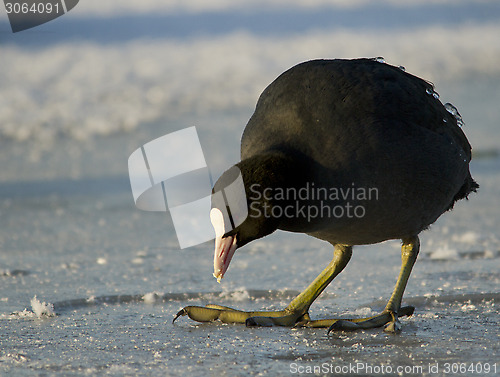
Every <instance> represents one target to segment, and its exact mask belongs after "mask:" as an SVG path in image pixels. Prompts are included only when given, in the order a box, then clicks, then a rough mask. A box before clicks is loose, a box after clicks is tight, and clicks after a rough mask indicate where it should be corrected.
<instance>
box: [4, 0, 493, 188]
mask: <svg viewBox="0 0 500 377" xmlns="http://www.w3.org/2000/svg"><path fill="white" fill-rule="evenodd" d="M0 15H1V16H0V67H1V69H0V82H1V86H0V138H1V140H0V143H1V147H2V150H4V149H5V148H7V149H9V148H10V147H11V146H12V145H16V146H20V149H17V148H14V149H15V150H9V151H8V152H6V153H5V154H4V153H3V152H0V156H2V157H3V158H4V160H5V159H9V160H11V163H9V164H7V165H8V166H4V167H3V168H2V170H1V171H0V180H2V181H12V180H18V179H42V178H43V179H45V178H52V177H54V176H61V175H63V176H67V177H73V178H78V177H80V176H82V175H88V174H91V175H103V174H106V175H108V174H110V173H115V174H118V173H120V174H121V173H123V172H124V171H125V167H126V164H125V163H124V160H123V158H126V157H127V153H131V151H133V150H134V149H135V147H137V146H138V145H141V144H143V142H145V141H147V140H149V138H151V137H158V136H161V135H163V134H165V133H167V132H170V131H172V130H175V129H180V128H184V127H188V126H192V125H195V126H197V128H198V131H199V133H200V134H201V137H202V138H204V139H205V140H204V141H203V145H204V146H205V148H206V154H207V160H209V161H208V162H209V165H211V166H212V168H213V170H214V172H215V173H219V172H220V171H222V170H223V169H225V168H226V167H227V166H228V165H229V164H230V163H232V162H234V161H235V160H237V158H238V146H239V145H238V143H239V138H240V136H241V133H242V130H243V128H244V126H245V124H246V121H247V120H248V118H249V116H250V115H251V113H252V110H253V108H254V106H255V103H256V101H257V98H258V96H259V94H260V93H261V92H262V90H263V89H264V88H265V87H266V86H267V85H268V84H269V83H270V82H271V81H272V80H273V79H274V78H275V77H276V76H277V75H279V74H280V73H281V72H283V71H284V70H286V69H287V68H289V67H291V66H293V65H295V64H297V63H299V62H302V61H305V60H310V59H316V58H356V57H378V56H382V57H384V58H385V60H386V62H387V63H389V64H392V65H402V66H404V67H406V70H407V72H410V73H413V74H415V75H418V76H421V77H423V78H425V79H426V80H429V81H432V82H433V83H434V84H435V85H436V91H437V92H438V93H440V95H441V100H442V101H443V103H444V102H452V103H453V104H454V105H456V106H457V107H458V109H459V111H460V112H461V114H462V115H463V117H464V120H465V122H466V128H465V132H466V134H467V135H468V136H469V139H470V140H471V143H472V145H473V146H474V148H475V149H476V150H478V151H479V150H491V149H497V147H498V141H499V131H498V130H499V128H498V119H499V118H500V117H499V115H500V114H499V111H500V110H499V106H498V103H500V90H499V83H500V65H499V64H498V61H500V43H499V40H500V39H499V37H500V22H499V20H500V3H499V2H498V1H496V0H477V1H474V2H471V1H466V0H432V1H420V0H408V1H404V2H400V1H395V0H385V1H384V0H381V1H365V0H354V1H351V0H349V1H348V0H312V1H311V0H291V1H285V0H271V1H261V0H259V1H252V2H248V1H230V0H216V1H210V2H206V1H201V0H186V1H172V0H168V1H163V0H147V1H140V2H139V1H132V0H123V1H120V2H116V3H110V2H106V3H103V2H102V1H99V0H85V1H80V2H79V3H78V5H77V6H76V7H75V8H74V9H72V10H71V11H70V12H68V13H67V14H66V15H64V16H62V17H59V18H58V19H56V20H54V21H52V22H49V23H46V24H44V25H41V26H39V27H36V28H33V29H28V30H25V31H23V32H19V33H16V34H13V33H12V32H11V30H10V26H9V24H8V19H7V15H6V13H5V12H1V13H0ZM217 118H223V119H219V120H218V121H214V120H215V119H217ZM124 134H128V135H129V136H130V138H126V139H127V140H131V141H130V142H131V144H130V145H128V144H127V145H126V147H125V146H124V144H123V142H124V140H125V139H120V143H119V148H118V151H116V152H118V153H119V152H120V151H122V152H123V154H121V155H120V154H117V155H114V153H113V154H111V153H109V149H110V148H113V145H112V144H113V139H114V140H116V139H117V137H118V136H122V137H123V135H124ZM224 135H226V137H227V142H225V143H226V144H225V145H224V146H223V147H222V146H221V143H220V141H221V138H224V137H225V136H224ZM96 139H98V140H99V142H100V143H104V145H107V143H110V145H109V146H108V147H104V149H106V150H102V149H103V145H101V146H100V147H99V148H95V147H96ZM224 140H226V139H225V138H224ZM99 142H98V143H99ZM67 148H69V150H67ZM89 148H90V150H91V151H92V153H89V152H88V151H89ZM212 148H216V149H217V153H215V154H213V153H211V150H212ZM58 149H64V151H63V152H62V154H61V156H60V157H59V156H58V155H57V153H59V152H58ZM95 149H98V150H95ZM70 151H72V152H70ZM221 151H222V153H221ZM125 152H126V153H125ZM14 156H15V160H16V162H15V163H12V158H13V157H14ZM61 158H62V159H63V162H64V163H63V164H62V165H61V166H56V165H57V161H60V159H61ZM85 161H87V162H89V163H88V164H87V163H86V162H85ZM101 162H102V163H101Z"/></svg>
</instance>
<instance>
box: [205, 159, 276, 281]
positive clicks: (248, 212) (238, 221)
mask: <svg viewBox="0 0 500 377" xmlns="http://www.w3.org/2000/svg"><path fill="white" fill-rule="evenodd" d="M265 165H266V164H265V163H264V164H262V163H260V162H259V160H258V159H253V160H250V161H247V160H245V161H243V162H240V163H239V164H236V165H235V166H233V167H231V168H230V169H229V170H227V171H226V172H224V173H223V174H222V176H221V177H220V178H219V179H218V181H217V182H216V184H215V186H214V188H213V190H212V209H211V211H210V220H211V222H212V225H213V227H214V230H215V236H216V237H215V252H214V276H215V277H216V278H217V280H218V281H219V282H220V279H222V277H223V276H224V274H225V273H226V271H227V268H228V267H229V263H230V262H231V259H232V257H233V255H234V252H235V251H236V249H238V248H240V247H242V246H243V245H246V244H247V243H249V242H251V241H253V240H256V239H258V238H261V237H264V236H266V235H268V234H271V233H272V232H274V231H275V230H276V229H278V226H279V223H280V219H279V218H277V217H275V216H272V213H273V211H272V208H273V206H275V205H276V203H274V202H273V200H272V198H269V197H267V196H266V195H264V194H263V190H265V189H266V188H267V187H269V185H276V184H277V182H279V181H280V179H279V177H276V176H275V175H274V174H272V173H271V172H270V170H269V169H268V168H269V167H267V168H266V167H265ZM263 168H264V170H265V171H263ZM270 178H271V179H270ZM276 178H278V179H276Z"/></svg>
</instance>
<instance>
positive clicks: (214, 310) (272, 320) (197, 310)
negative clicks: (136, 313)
mask: <svg viewBox="0 0 500 377" xmlns="http://www.w3.org/2000/svg"><path fill="white" fill-rule="evenodd" d="M185 315H187V316H188V317H189V318H191V319H192V320H194V321H197V322H212V321H216V320H219V321H221V322H223V323H245V324H246V325H247V326H289V327H291V326H295V325H300V324H302V323H307V322H308V321H309V316H308V314H307V313H305V314H302V313H296V312H292V311H290V310H287V309H285V310H278V311H257V312H245V311H242V310H236V309H233V308H229V307H227V306H221V305H213V304H209V305H207V306H205V307H202V306H186V307H185V308H183V309H181V310H180V311H179V312H178V313H177V314H176V316H175V317H174V319H173V321H172V322H174V321H175V320H176V319H177V318H179V317H181V316H185Z"/></svg>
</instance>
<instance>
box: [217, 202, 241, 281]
mask: <svg viewBox="0 0 500 377" xmlns="http://www.w3.org/2000/svg"><path fill="white" fill-rule="evenodd" d="M210 220H211V221H212V225H213V227H214V229H215V252H214V277H215V278H216V279H217V281H218V282H219V283H220V281H221V279H222V278H223V277H224V274H225V273H226V271H227V268H228V267H229V263H230V262H231V259H232V258H233V255H234V252H235V250H236V247H237V245H236V237H235V236H229V237H224V238H222V236H223V235H224V234H225V233H226V232H225V227H224V216H223V214H222V212H221V211H220V210H219V209H218V208H212V210H211V211H210Z"/></svg>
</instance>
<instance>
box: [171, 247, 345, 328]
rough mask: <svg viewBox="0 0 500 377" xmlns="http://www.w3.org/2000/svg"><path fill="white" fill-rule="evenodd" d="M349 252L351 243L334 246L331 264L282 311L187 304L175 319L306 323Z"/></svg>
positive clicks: (285, 323)
mask: <svg viewBox="0 0 500 377" xmlns="http://www.w3.org/2000/svg"><path fill="white" fill-rule="evenodd" d="M351 255H352V247H351V246H346V245H335V250H334V254H333V259H332V261H331V262H330V264H329V265H328V266H327V267H326V268H325V269H324V270H323V271H322V272H321V274H319V276H318V277H317V278H316V279H315V280H314V281H313V282H312V283H311V284H310V285H309V287H307V288H306V289H305V290H304V291H303V292H302V293H301V294H300V295H298V296H297V297H296V298H294V299H293V300H292V302H291V303H290V304H289V305H288V306H287V307H286V308H285V309H283V310H279V311H256V312H245V311H241V310H235V309H232V308H228V307H225V306H220V305H207V306H206V307H199V306H186V307H185V308H184V309H181V310H180V311H179V312H178V313H177V315H176V316H175V318H174V321H175V320H176V319H177V318H178V317H180V316H183V315H187V316H189V318H191V319H193V320H195V321H198V322H210V321H215V320H217V319H218V320H220V321H222V322H225V323H246V324H247V325H248V326H272V325H278V326H294V325H296V324H305V323H309V322H310V318H309V314H308V311H309V307H310V306H311V304H312V303H313V302H314V300H316V298H317V297H318V296H319V295H320V294H321V292H323V290H324V289H325V288H326V287H327V286H328V284H330V282H331V281H332V280H333V279H334V278H335V276H337V275H338V274H339V273H340V272H341V271H342V270H343V269H344V267H345V266H346V265H347V263H348V262H349V260H350V259H351ZM325 327H326V326H325Z"/></svg>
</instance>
